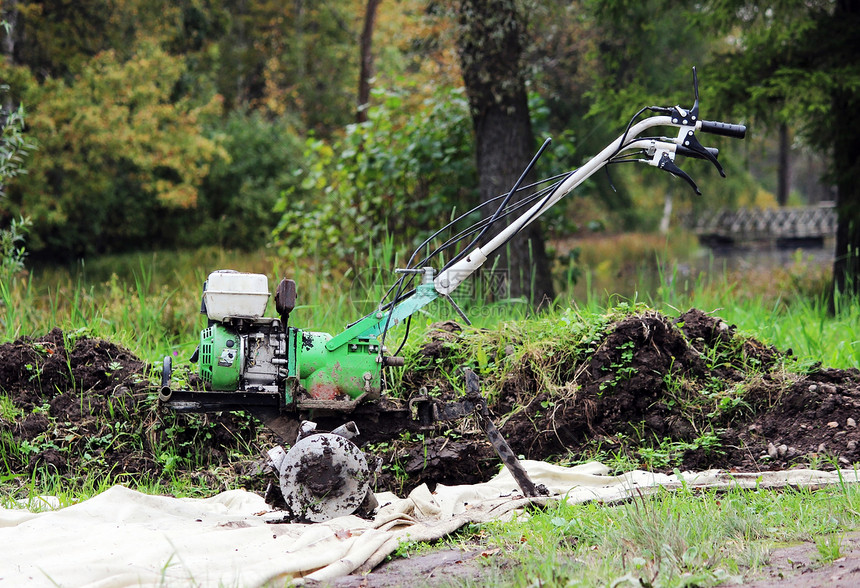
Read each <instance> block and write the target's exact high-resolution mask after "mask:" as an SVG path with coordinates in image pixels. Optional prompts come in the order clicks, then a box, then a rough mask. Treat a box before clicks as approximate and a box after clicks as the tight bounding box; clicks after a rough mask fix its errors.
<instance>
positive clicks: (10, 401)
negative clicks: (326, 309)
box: [0, 329, 257, 483]
mask: <svg viewBox="0 0 860 588" xmlns="http://www.w3.org/2000/svg"><path fill="white" fill-rule="evenodd" d="M147 369H148V368H147V366H146V365H145V363H144V362H143V361H141V360H140V359H139V358H137V357H135V356H134V355H133V354H132V353H130V352H129V351H128V350H126V349H123V348H121V347H119V346H117V345H115V344H113V343H111V342H108V341H104V340H99V339H92V338H88V337H85V336H80V337H78V336H75V334H69V333H63V332H62V331H61V330H60V329H54V330H52V331H51V332H49V333H48V334H46V335H44V336H42V337H38V338H32V337H23V338H21V339H18V340H16V341H14V342H12V343H5V344H3V345H0V401H2V403H0V409H2V410H0V455H2V457H3V460H2V466H3V469H4V470H5V471H0V478H5V479H7V480H9V479H15V478H17V479H18V480H19V481H20V482H21V483H26V481H27V480H28V479H29V478H30V477H32V476H34V475H43V474H44V475H59V476H62V477H64V478H67V479H72V478H83V477H85V476H87V475H95V476H96V477H103V478H105V479H107V480H108V481H112V480H122V479H126V480H127V479H128V478H129V476H135V477H138V478H139V479H142V478H146V479H147V480H151V481H158V480H159V479H160V478H168V479H169V478H170V477H171V476H173V475H175V474H176V473H177V469H178V468H179V467H181V465H182V463H183V460H184V463H185V464H190V463H193V464H197V465H199V467H200V468H201V469H205V468H206V467H207V466H211V465H216V466H223V465H227V464H229V463H230V460H229V458H228V453H229V452H230V451H231V450H234V449H236V448H239V447H247V446H248V445H249V444H251V443H253V441H254V440H255V439H256V437H257V431H256V429H255V427H254V424H253V422H252V421H250V420H249V419H247V418H244V417H238V416H236V415H231V414H224V415H212V416H207V417H196V416H194V417H185V416H177V415H163V414H159V413H158V412H157V411H156V410H155V406H156V401H155V393H154V390H153V387H152V384H151V383H150V381H149V378H148V377H147ZM186 467H187V465H186ZM201 475H202V473H201ZM200 481H201V482H203V483H205V482H207V481H206V480H202V479H201V480H200Z"/></svg>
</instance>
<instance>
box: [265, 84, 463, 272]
mask: <svg viewBox="0 0 860 588" xmlns="http://www.w3.org/2000/svg"><path fill="white" fill-rule="evenodd" d="M379 98H383V99H384V100H383V101H382V103H381V105H380V106H377V107H373V108H371V109H370V110H369V111H368V121H367V122H366V123H362V124H354V125H350V126H348V127H347V128H346V130H345V133H344V135H343V137H342V138H340V139H338V140H335V141H332V142H331V143H329V142H326V141H323V140H320V139H317V138H314V137H311V138H310V139H308V140H307V142H306V150H305V155H304V158H305V161H304V167H303V168H302V169H300V170H297V171H296V174H297V177H298V179H299V180H300V183H297V184H296V185H295V186H293V187H291V188H288V189H287V190H285V191H284V192H283V193H282V194H281V196H280V198H279V199H278V201H277V204H276V209H275V210H276V211H277V212H278V213H280V214H281V218H280V222H279V223H278V225H277V227H276V228H275V231H274V233H273V237H274V240H275V244H276V245H277V247H278V249H279V252H280V253H281V254H282V255H286V254H290V255H295V256H300V257H314V258H316V259H319V260H320V261H322V262H323V263H324V264H326V265H327V266H329V267H333V266H337V265H340V264H342V263H344V262H346V263H352V262H355V261H356V257H357V256H359V255H360V254H361V253H363V252H365V251H367V250H368V247H369V246H370V245H371V244H374V243H375V244H379V243H382V242H383V241H384V240H385V238H386V236H387V235H395V236H396V240H397V242H398V243H409V242H412V243H415V244H416V245H417V244H418V243H420V242H421V241H422V240H423V239H425V238H426V237H427V236H428V227H438V226H441V225H442V224H444V223H442V222H440V219H445V218H447V217H448V215H449V214H450V212H451V210H452V208H454V207H455V206H460V205H461V204H462V203H469V202H475V201H476V191H475V187H476V186H477V177H476V169H475V163H474V156H473V152H472V148H473V147H472V146H473V141H472V122H471V118H470V116H469V109H468V104H467V101H466V98H465V96H464V94H463V91H462V90H461V89H443V90H440V91H438V92H437V93H436V94H435V95H433V96H432V97H430V98H428V99H427V100H425V101H424V103H423V105H422V107H421V108H420V110H419V111H418V112H415V113H404V112H403V97H402V96H401V95H399V94H397V93H393V92H387V93H383V92H379V93H377V99H379Z"/></svg>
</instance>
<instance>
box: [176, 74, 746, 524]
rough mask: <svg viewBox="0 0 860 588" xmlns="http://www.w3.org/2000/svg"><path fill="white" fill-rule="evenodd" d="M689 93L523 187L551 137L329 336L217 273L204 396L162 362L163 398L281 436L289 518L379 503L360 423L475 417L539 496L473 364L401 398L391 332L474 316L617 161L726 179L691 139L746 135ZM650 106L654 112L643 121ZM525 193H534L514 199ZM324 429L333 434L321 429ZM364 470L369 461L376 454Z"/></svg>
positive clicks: (208, 299) (386, 425)
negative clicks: (537, 231) (553, 216)
mask: <svg viewBox="0 0 860 588" xmlns="http://www.w3.org/2000/svg"><path fill="white" fill-rule="evenodd" d="M693 89H694V94H695V101H694V104H693V106H692V108H689V109H685V108H681V107H680V106H673V107H659V106H648V107H645V108H642V109H641V110H640V111H639V112H638V113H636V115H635V116H634V117H633V118H632V119H631V120H630V123H629V124H628V125H627V128H626V129H625V130H624V133H623V134H622V135H621V136H620V137H619V138H618V139H616V140H615V141H613V142H612V143H610V144H609V145H608V146H607V147H606V148H605V149H604V150H603V151H601V152H600V153H599V154H598V155H597V156H595V157H594V158H593V159H591V160H590V161H589V162H588V163H586V164H585V165H583V166H582V167H580V168H578V169H575V170H573V171H570V172H567V173H564V174H561V175H559V176H555V177H552V178H549V179H546V180H542V181H540V182H536V183H533V184H530V185H523V184H524V183H525V181H526V177H527V176H528V175H529V174H530V173H531V171H532V169H533V168H534V166H535V164H536V162H537V160H538V158H539V157H540V156H541V154H542V153H543V152H544V150H545V149H546V148H547V146H548V144H549V140H547V141H545V142H544V144H543V146H542V147H541V148H540V150H539V151H538V153H537V154H536V155H535V157H534V158H533V159H532V161H531V162H530V163H529V164H528V166H526V168H525V170H524V171H523V173H522V175H521V176H520V179H519V180H518V181H517V182H516V184H515V185H514V186H513V187H512V188H511V190H510V191H509V192H508V193H506V194H502V195H500V196H498V197H496V198H494V199H492V200H491V201H489V202H485V203H482V204H481V206H480V207H477V208H475V209H473V210H470V211H468V212H466V213H464V214H463V215H461V216H460V217H458V218H457V219H455V220H454V221H452V222H451V223H449V224H448V225H446V226H445V227H443V228H442V229H441V230H439V231H437V232H436V233H434V234H433V235H431V236H430V237H429V238H428V239H427V240H426V241H424V243H422V244H421V245H420V246H419V247H418V248H417V249H416V251H415V253H413V254H412V256H411V257H410V258H409V260H408V263H407V264H406V267H404V268H401V269H397V270H395V271H396V272H397V273H398V274H400V277H399V279H397V280H396V282H395V283H394V285H392V286H391V288H390V289H389V290H388V292H387V293H386V294H385V296H383V298H382V300H381V301H380V302H379V305H378V307H377V308H376V310H375V311H374V312H372V313H370V314H368V315H367V316H364V317H362V318H361V319H359V320H357V321H356V322H354V323H352V324H350V325H348V326H347V327H346V329H345V330H344V331H342V332H340V333H338V334H336V335H334V336H332V335H330V334H329V333H320V332H316V331H311V330H307V329H303V328H299V327H295V326H291V325H290V324H289V318H290V313H291V312H292V311H293V309H294V308H295V305H296V284H295V282H294V281H292V280H289V279H284V280H282V281H281V282H280V284H279V285H278V287H277V288H276V290H275V294H274V306H275V311H276V313H277V315H278V316H276V317H266V316H263V315H264V313H265V309H266V305H267V302H268V298H269V295H270V294H269V290H268V284H267V279H266V276H264V275H258V274H248V273H239V272H235V271H230V270H221V271H216V272H213V273H212V274H210V275H209V277H208V279H207V281H206V283H205V284H204V291H203V302H202V308H201V312H204V313H205V314H206V315H207V317H208V319H209V326H208V327H207V328H206V329H204V330H203V331H202V332H201V333H200V344H199V347H198V349H197V351H196V352H195V353H194V356H193V357H192V358H191V361H192V362H196V363H197V364H198V370H197V372H198V375H199V379H200V380H202V382H203V383H204V386H203V389H202V390H190V389H172V388H171V386H170V379H171V373H172V366H171V360H170V358H169V357H167V358H165V360H164V366H163V372H162V383H161V389H160V394H159V396H160V400H161V402H162V403H163V405H164V406H166V407H168V408H169V409H172V410H174V411H177V412H216V411H225V410H243V411H248V412H250V413H251V414H253V415H255V416H256V417H258V418H259V419H260V420H261V421H262V422H263V423H265V424H266V425H267V426H268V427H269V428H271V429H272V430H273V431H274V432H275V433H277V434H278V435H279V436H280V437H281V438H282V440H283V441H284V442H286V443H292V447H291V448H290V449H289V451H285V450H284V449H283V448H282V447H280V446H278V447H275V448H274V449H272V450H271V451H269V459H270V461H271V465H272V466H273V467H274V468H275V470H276V471H277V472H278V474H279V481H280V484H279V486H280V490H281V493H282V494H283V498H284V502H285V503H286V509H287V511H288V516H289V517H290V518H293V519H295V520H305V521H323V520H327V519H329V518H333V517H335V516H340V515H344V514H351V513H354V512H367V511H369V510H371V509H372V508H373V507H374V506H375V505H374V498H373V493H372V492H371V490H370V480H371V478H372V474H373V470H374V467H373V465H368V456H366V455H365V454H364V453H363V452H362V451H361V450H360V449H359V447H358V446H357V445H356V444H355V443H354V442H353V441H351V440H350V439H354V438H356V437H358V435H359V426H358V425H357V423H359V424H361V429H362V430H364V429H365V428H367V429H368V430H372V431H375V432H376V433H377V434H387V435H389V436H396V435H397V434H398V433H400V432H403V431H419V430H426V429H427V428H432V427H433V426H434V424H435V423H436V422H438V421H447V420H453V419H458V418H461V417H464V416H467V415H474V416H475V417H477V420H478V422H479V424H480V426H481V427H482V428H483V430H484V431H485V432H486V433H487V435H488V437H489V439H490V442H491V443H492V445H493V447H494V448H495V449H496V451H497V453H498V454H499V456H500V457H501V459H502V461H503V463H504V464H505V466H506V467H508V468H509V469H510V470H511V472H512V473H513V474H514V477H515V480H516V481H517V483H518V485H519V486H520V489H521V491H522V493H523V495H524V496H538V495H539V494H541V493H542V492H545V490H544V489H543V488H542V487H536V486H535V485H534V484H533V483H532V481H531V480H530V479H529V477H528V475H527V474H526V472H525V470H524V469H523V468H522V466H521V465H520V464H519V462H518V461H517V459H516V456H515V455H514V454H513V452H512V451H511V450H510V448H509V447H508V445H507V443H506V442H505V440H504V439H503V438H502V436H501V435H500V434H499V432H498V430H496V428H495V427H494V425H493V423H492V421H491V419H490V417H489V413H488V411H487V406H486V403H485V402H484V400H483V398H482V397H481V394H480V386H479V383H478V378H477V376H476V375H475V374H474V373H473V372H471V371H470V370H466V371H465V375H466V390H467V394H466V396H465V398H464V399H463V400H461V401H458V402H442V401H440V400H437V399H433V398H429V397H425V398H419V399H415V398H413V399H412V400H410V401H409V402H408V403H404V402H399V401H396V400H393V399H391V398H389V397H387V396H386V395H385V394H384V388H385V385H384V383H385V378H384V372H385V368H387V367H390V366H402V365H403V358H401V357H398V356H397V353H394V354H393V355H389V354H388V352H387V350H386V347H385V340H386V335H387V334H388V332H389V331H390V330H391V329H392V328H394V327H397V326H400V325H404V324H405V325H406V331H407V335H408V326H409V322H410V317H411V316H412V315H413V314H414V313H416V312H417V311H418V310H420V309H421V308H423V307H425V306H426V305H428V304H430V303H431V302H433V301H435V300H437V299H443V300H446V301H448V302H449V303H451V304H452V306H453V308H454V309H455V310H456V311H457V313H458V314H459V315H460V316H461V317H462V318H463V319H464V320H465V321H466V322H468V319H466V317H465V315H464V314H463V312H462V311H461V310H460V309H459V307H457V305H456V303H455V302H454V301H453V300H452V298H451V294H452V292H454V290H455V289H456V288H457V287H458V286H459V285H460V284H461V283H463V281H464V280H466V279H467V278H469V276H470V275H472V274H473V273H474V272H476V271H477V270H478V269H479V268H480V267H481V266H482V265H483V264H484V262H486V261H487V259H488V258H489V257H490V256H491V255H492V254H493V253H494V252H496V251H497V250H499V249H500V248H501V247H503V246H504V245H505V244H506V243H507V242H508V241H509V240H510V239H511V238H512V237H513V236H515V235H516V234H517V233H519V232H520V231H521V230H522V229H523V228H524V227H526V226H527V225H528V224H529V223H532V222H534V221H535V220H536V219H537V218H539V217H540V215H541V214H543V213H544V212H545V211H546V210H548V209H549V208H550V207H552V206H553V205H554V204H556V203H557V202H558V201H560V200H561V199H562V198H564V197H565V196H567V195H568V194H569V193H570V192H571V191H572V190H573V189H574V188H576V187H577V186H579V185H580V184H581V183H582V182H583V181H585V180H586V179H587V178H589V177H590V176H591V175H592V174H594V173H595V172H596V171H598V170H600V169H601V168H603V167H605V166H607V165H609V164H614V163H622V162H641V163H646V164H648V165H651V166H654V167H657V168H659V169H661V170H664V171H667V172H669V173H671V174H673V175H675V176H677V177H679V178H681V179H683V180H684V181H686V182H687V183H688V184H689V185H690V187H691V188H692V189H693V190H694V191H695V192H696V193H697V194H700V193H701V192H699V189H698V187H697V186H696V184H695V183H694V182H693V180H692V179H691V178H690V176H688V175H687V174H686V173H685V172H684V171H683V170H681V169H680V168H679V167H678V165H677V162H676V158H677V156H678V155H682V156H685V157H693V158H698V159H705V160H707V161H710V162H711V163H712V164H713V165H715V166H716V167H717V169H718V170H719V172H720V174H721V175H722V176H723V177H725V173H724V172H723V169H722V166H721V165H720V163H719V162H718V161H717V154H718V151H717V149H714V148H709V147H704V146H703V145H702V144H701V143H700V142H699V140H698V138H697V136H696V133H697V132H698V131H701V132H704V133H713V134H716V135H723V136H728V137H736V138H743V137H744V135H745V133H746V127H744V126H743V125H737V124H729V123H723V122H715V121H708V120H702V119H700V118H699V92H698V80H697V77H696V70H695V68H694V69H693ZM646 112H647V113H649V116H648V117H646V118H644V119H642V120H640V121H639V122H636V121H637V119H639V118H640V117H641V116H642V115H643V114H644V113H646ZM654 127H675V128H676V129H678V131H677V135H676V136H675V137H665V136H643V135H645V132H646V131H648V130H649V129H652V128H654ZM519 194H523V195H526V194H527V195H526V196H523V197H522V198H519V197H518V198H514V196H515V195H519ZM488 205H490V206H494V207H495V211H494V213H493V214H492V215H490V216H489V217H486V218H484V219H483V220H481V221H479V222H477V223H474V224H472V225H471V226H469V227H467V228H465V229H462V230H457V228H456V227H457V226H459V225H458V223H459V224H460V225H462V224H463V221H464V220H465V219H467V218H470V215H472V214H473V213H475V212H477V211H478V210H479V208H483V207H486V206H488ZM500 227H502V228H500ZM439 242H441V243H440V244H439V245H435V244H436V243H439ZM456 250H459V252H458V253H454V254H453V255H452V257H451V258H450V260H449V261H447V263H445V264H444V265H443V266H442V267H441V269H438V270H437V269H435V268H434V267H433V265H432V263H433V262H434V261H436V260H438V259H439V258H440V254H441V253H442V252H443V251H456ZM422 254H423V255H424V256H423V257H422ZM405 337H406V335H404V340H405ZM324 430H325V431H330V432H321V431H324ZM370 462H371V464H375V460H373V459H371V460H370Z"/></svg>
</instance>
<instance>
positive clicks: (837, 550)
mask: <svg viewBox="0 0 860 588" xmlns="http://www.w3.org/2000/svg"><path fill="white" fill-rule="evenodd" d="M844 539H845V535H839V534H832V535H825V536H824V537H819V538H818V539H816V540H815V548H816V549H817V550H818V560H819V561H820V562H821V563H830V562H832V561H836V560H837V559H839V558H840V557H842V541H843V540H844Z"/></svg>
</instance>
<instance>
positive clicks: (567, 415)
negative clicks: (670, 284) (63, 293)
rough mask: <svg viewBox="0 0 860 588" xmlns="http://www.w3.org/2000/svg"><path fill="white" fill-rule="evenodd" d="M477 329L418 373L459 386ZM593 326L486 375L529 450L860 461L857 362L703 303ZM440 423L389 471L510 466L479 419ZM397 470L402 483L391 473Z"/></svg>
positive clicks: (393, 458) (438, 336)
mask: <svg viewBox="0 0 860 588" xmlns="http://www.w3.org/2000/svg"><path fill="white" fill-rule="evenodd" d="M467 336H469V333H467V332H466V331H464V330H463V329H461V328H459V327H457V326H452V324H451V323H450V322H448V323H445V324H442V325H440V327H439V328H438V329H437V330H436V331H435V332H433V331H431V333H430V335H429V336H428V341H427V343H426V345H425V347H424V349H422V350H421V351H419V361H418V362H417V364H418V367H417V368H416V369H415V370H414V371H413V372H411V373H409V374H407V376H406V382H407V383H408V385H409V386H410V387H411V388H412V389H421V390H423V391H426V390H434V391H435V392H436V394H437V395H438V396H440V397H441V398H454V397H456V395H457V394H456V392H455V391H454V390H453V389H452V388H451V386H450V384H449V383H447V382H450V379H451V378H450V377H448V378H443V377H440V372H441V371H443V370H445V369H447V370H451V371H453V370H455V369H456V367H455V366H454V365H452V364H451V363H448V364H446V363H445V361H446V357H447V356H457V357H459V355H457V354H459V353H460V352H459V351H458V349H459V348H460V347H461V346H463V345H466V344H467V343H469V342H468V341H467V340H466V339H465V337H467ZM588 336H589V337H590V339H589V341H586V343H587V345H582V347H583V348H584V350H583V352H580V353H574V354H571V353H565V351H566V350H565V349H564V348H563V347H564V346H565V345H568V346H570V345H573V344H576V342H575V341H574V342H571V341H560V342H559V343H558V344H557V345H556V346H549V347H545V348H544V349H543V350H542V354H541V353H523V354H522V355H520V357H519V358H518V359H515V360H514V363H513V365H512V366H510V367H509V368H508V369H507V370H506V371H505V372H504V373H502V374H500V375H494V374H490V375H489V376H487V377H485V378H484V382H485V385H486V384H487V383H489V385H487V386H486V387H487V388H490V389H493V390H495V391H497V394H496V395H495V396H491V401H490V409H491V411H492V412H493V413H494V414H495V417H496V419H497V421H498V423H499V428H500V429H501V432H502V434H503V435H504V437H505V438H506V439H507V440H508V443H509V444H510V445H511V448H512V449H513V450H514V452H515V453H517V454H518V455H521V456H523V457H526V458H528V459H538V460H542V459H547V458H554V459H561V460H571V461H581V460H583V459H587V458H596V459H601V460H602V461H604V462H610V465H611V464H612V463H615V464H617V465H618V467H620V468H623V467H631V466H632V467H641V468H645V469H651V470H656V471H668V472H671V471H672V470H673V469H674V468H679V469H681V470H702V469H710V468H724V469H734V470H742V471H764V470H775V469H785V468H788V467H792V466H796V465H804V466H805V465H810V464H811V465H813V466H814V467H817V468H820V469H832V468H834V467H835V466H836V465H840V466H845V465H848V464H852V463H856V462H858V461H860V449H858V444H860V430H858V428H857V422H858V421H860V371H858V370H857V369H848V370H836V369H829V368H824V367H821V366H820V365H817V366H813V367H811V368H808V369H801V368H800V367H799V366H797V364H796V362H795V361H794V360H793V358H792V356H791V352H790V351H788V352H781V351H779V350H777V349H774V348H773V347H771V346H767V345H764V344H762V343H761V342H759V341H757V340H755V339H752V338H745V337H741V336H740V335H738V333H737V329H736V327H735V326H734V325H729V324H727V323H726V322H725V321H723V320H722V319H720V318H719V317H714V316H711V315H708V314H706V313H704V312H702V311H700V310H697V309H693V310H690V311H688V312H686V313H684V314H682V315H680V316H678V317H677V318H675V319H671V318H669V317H666V316H664V315H662V314H659V313H656V312H645V313H640V314H635V315H630V316H627V317H625V318H623V319H621V320H619V321H616V322H613V323H611V324H608V325H607V326H606V327H605V329H603V331H602V332H601V333H598V335H597V336H594V334H589V335H588ZM491 343H494V342H492V341H491ZM490 347H492V344H491V345H490ZM508 352H510V349H508ZM559 358H561V360H559ZM422 359H423V361H422ZM496 359H497V360H499V362H500V363H501V361H502V360H503V358H501V357H497V358H496ZM443 432H444V433H445V436H439V434H440V433H443ZM435 434H436V435H437V436H435V437H434V434H428V435H426V436H425V439H424V440H418V441H412V442H411V443H401V444H399V445H397V447H396V450H395V451H393V452H391V453H390V454H389V455H388V456H387V457H386V460H387V462H386V464H387V466H388V469H389V471H391V470H403V469H405V468H406V466H407V465H408V473H409V478H408V480H406V483H405V484H403V483H402V484H401V485H402V486H404V487H405V488H400V489H409V488H411V487H413V486H414V485H417V484H418V483H422V482H427V483H429V484H430V485H431V487H432V484H433V483H434V482H436V481H441V480H440V479H439V477H440V474H441V476H443V477H444V476H446V475H447V477H446V483H450V482H448V480H450V478H451V477H452V475H456V472H457V471H458V470H459V469H462V464H463V462H466V463H469V464H470V467H471V470H470V472H471V475H470V479H469V480H468V481H470V482H471V481H474V479H475V478H479V479H481V480H486V479H487V478H488V477H489V476H491V475H492V474H493V473H495V471H497V470H498V464H499V462H498V460H497V458H496V457H495V454H494V452H493V450H492V448H491V447H490V446H489V444H488V443H487V441H486V439H485V438H484V436H483V435H482V434H481V433H480V432H479V431H476V428H475V427H474V424H470V422H469V420H468V419H466V420H465V421H464V424H461V425H460V426H459V427H457V428H456V434H454V435H452V431H451V430H450V429H449V430H447V431H445V430H444V428H439V429H438V430H437V431H436V432H435ZM452 437H455V438H456V439H457V444H456V445H452V444H451V441H450V439H451V438H452ZM443 448H444V449H443ZM421 464H423V465H421ZM425 473H426V474H427V475H424V474H425ZM464 481H465V480H464ZM401 482H402V480H401ZM387 483H388V484H390V485H395V486H396V481H395V480H392V479H391V478H390V477H389V479H388V480H387Z"/></svg>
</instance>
